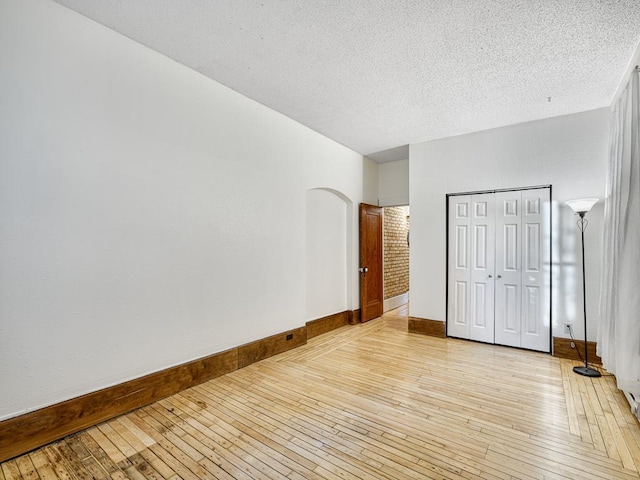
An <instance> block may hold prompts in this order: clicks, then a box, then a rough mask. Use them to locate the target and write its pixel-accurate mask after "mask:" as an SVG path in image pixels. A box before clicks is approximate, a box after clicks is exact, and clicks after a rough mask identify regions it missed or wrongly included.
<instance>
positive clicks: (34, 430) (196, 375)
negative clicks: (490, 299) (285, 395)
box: [0, 309, 360, 462]
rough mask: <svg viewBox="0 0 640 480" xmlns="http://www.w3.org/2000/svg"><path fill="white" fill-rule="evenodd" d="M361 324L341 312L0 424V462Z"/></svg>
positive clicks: (354, 315) (355, 314) (352, 315)
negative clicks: (319, 336)
mask: <svg viewBox="0 0 640 480" xmlns="http://www.w3.org/2000/svg"><path fill="white" fill-rule="evenodd" d="M359 322H360V310H359V309H358V310H346V311H344V312H340V313H337V314H335V315H329V316H327V317H323V318H319V319H316V320H312V321H311V322H307V323H306V324H305V326H303V327H299V328H295V329H293V330H289V331H286V332H282V333H278V334H276V335H272V336H270V337H267V338H263V339H260V340H256V341H255V342H250V343H247V344H244V345H240V346H239V347H235V348H232V349H230V350H227V351H224V352H219V353H215V354H213V355H209V356H207V357H204V358H201V359H198V360H194V361H192V362H188V363H184V364H182V365H177V366H175V367H171V368H167V369H165V370H161V371H159V372H156V373H152V374H149V375H145V376H143V377H140V378H136V379H134V380H130V381H128V382H124V383H120V384H118V385H114V386H112V387H108V388H104V389H102V390H98V391H96V392H92V393H88V394H86V395H82V396H80V397H75V398H72V399H69V400H66V401H64V402H60V403H57V404H55V405H51V406H49V407H44V408H41V409H38V410H34V411H32V412H29V413H25V414H24V415H20V416H18V417H13V418H9V419H7V420H3V421H0V462H4V461H6V460H9V459H11V458H14V457H17V456H18V455H22V454H24V453H27V452H30V451H31V450H34V449H36V448H40V447H42V446H44V445H46V444H48V443H51V442H53V441H56V440H59V439H61V438H64V437H66V436H67V435H71V434H73V433H76V432H79V431H81V430H84V429H86V428H89V427H92V426H94V425H97V424H99V423H102V422H105V421H107V420H110V419H112V418H114V417H117V416H119V415H123V414H125V413H128V412H130V411H132V410H135V409H136V408H140V407H144V406H145V405H149V404H150V403H153V402H156V401H158V400H161V399H163V398H166V397H168V396H170V395H174V394H176V393H178V392H180V391H182V390H185V389H187V388H190V387H193V386H195V385H199V384H201V383H204V382H206V381H208V380H212V379H214V378H217V377H220V376H222V375H225V374H227V373H231V372H233V371H235V370H238V369H240V368H244V367H246V366H248V365H251V364H252V363H255V362H258V361H260V360H264V359H265V358H268V357H271V356H273V355H277V354H279V353H283V352H286V351H288V350H291V349H294V348H297V347H299V346H301V345H304V344H306V343H307V338H313V337H315V336H318V335H321V334H322V333H326V332H329V331H331V330H333V329H335V328H339V327H342V326H344V325H348V324H356V323H359Z"/></svg>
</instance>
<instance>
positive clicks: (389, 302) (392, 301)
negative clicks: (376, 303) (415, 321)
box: [382, 292, 409, 312]
mask: <svg viewBox="0 0 640 480" xmlns="http://www.w3.org/2000/svg"><path fill="white" fill-rule="evenodd" d="M408 302H409V292H405V293H402V294H400V295H396V296H395V297H391V298H387V299H386V300H385V301H384V307H383V309H382V310H383V311H384V312H388V311H389V310H393V309H394V308H398V307H400V306H402V305H405V304H406V303H408Z"/></svg>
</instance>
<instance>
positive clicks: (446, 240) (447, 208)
mask: <svg viewBox="0 0 640 480" xmlns="http://www.w3.org/2000/svg"><path fill="white" fill-rule="evenodd" d="M543 188H548V189H549V203H550V204H551V202H552V201H553V187H552V185H551V184H549V185H534V186H528V187H515V188H502V189H493V190H478V191H469V192H457V193H447V194H446V195H445V197H446V201H445V243H446V256H445V257H446V258H445V265H446V269H445V270H446V278H445V307H446V308H445V335H446V336H447V337H448V336H449V334H448V331H449V295H450V294H451V292H450V291H449V254H450V253H449V241H450V238H449V199H450V198H452V197H457V196H461V195H469V196H471V195H482V194H486V193H499V192H516V191H526V190H538V189H543ZM552 216H553V209H552V208H549V219H548V221H549V252H548V255H549V349H548V353H549V354H552V351H553V350H552V344H553V295H552V292H553V263H552V260H551V259H552V258H553V251H552V249H553V230H552V228H551V226H552V225H553V218H552ZM543 353H544V352H543Z"/></svg>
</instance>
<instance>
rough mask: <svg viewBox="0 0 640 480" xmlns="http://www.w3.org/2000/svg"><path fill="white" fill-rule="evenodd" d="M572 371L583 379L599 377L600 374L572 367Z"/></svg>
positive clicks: (588, 369)
mask: <svg viewBox="0 0 640 480" xmlns="http://www.w3.org/2000/svg"><path fill="white" fill-rule="evenodd" d="M573 371H574V372H575V373H577V374H578V375H584V376H585V377H601V376H602V374H601V373H600V372H599V371H597V370H594V369H593V368H589V367H573Z"/></svg>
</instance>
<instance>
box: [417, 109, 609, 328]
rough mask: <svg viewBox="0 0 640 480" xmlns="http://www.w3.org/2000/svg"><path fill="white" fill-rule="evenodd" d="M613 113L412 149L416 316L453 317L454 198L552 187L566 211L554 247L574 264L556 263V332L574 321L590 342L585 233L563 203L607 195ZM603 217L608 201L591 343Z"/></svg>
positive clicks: (592, 253) (590, 254) (595, 226)
mask: <svg viewBox="0 0 640 480" xmlns="http://www.w3.org/2000/svg"><path fill="white" fill-rule="evenodd" d="M608 116H609V109H606V108H605V109H600V110H594V111H590V112H584V113H580V114H576V115H569V116H564V117H557V118H552V119H547V120H541V121H535V122H529V123H523V124H519V125H514V126H510V127H504V128H498V129H493V130H487V131H483V132H478V133H474V134H470V135H463V136H458V137H452V138H447V139H443V140H436V141H431V142H424V143H420V144H415V145H411V147H410V187H411V188H410V197H411V202H410V203H411V266H410V271H411V304H410V310H411V315H412V316H415V317H420V318H429V319H433V320H441V321H444V320H445V312H446V305H445V286H446V285H445V278H446V277H445V275H446V259H445V251H446V245H445V234H446V232H445V225H446V217H445V203H446V194H447V193H457V192H471V191H480V190H487V189H500V188H512V187H524V186H533V185H546V184H551V185H552V186H553V192H552V194H553V201H554V202H555V203H556V204H555V205H554V208H556V209H557V211H558V212H559V215H558V216H557V218H556V226H557V230H556V231H554V232H553V235H554V236H555V237H556V238H555V242H554V245H556V246H557V248H559V249H561V253H562V254H561V255H560V252H558V251H556V255H558V258H560V259H564V260H566V262H565V263H564V264H556V265H554V282H555V286H554V291H553V303H554V309H553V311H552V315H553V323H554V330H553V335H554V336H565V335H564V334H563V333H562V327H561V325H562V323H563V322H564V321H574V322H575V324H574V331H575V335H576V336H577V338H583V333H582V332H583V327H582V314H581V305H582V303H581V302H582V292H581V285H582V283H581V277H580V276H579V275H580V271H579V269H576V255H575V254H576V253H577V252H579V248H580V243H579V241H580V240H579V236H578V233H579V232H578V230H577V227H575V224H574V222H575V217H574V216H573V214H572V212H571V210H570V209H569V208H568V207H566V206H565V205H564V203H563V202H564V201H566V200H569V199H572V198H581V197H600V198H604V189H605V178H606V158H607V152H608V125H609V124H608ZM602 215H603V208H602V203H600V204H598V205H597V206H596V207H594V210H593V211H592V212H591V213H590V214H589V217H588V218H589V220H590V222H591V224H590V225H589V228H588V230H587V232H586V234H585V235H586V239H585V242H586V256H587V262H586V268H587V275H586V278H587V297H588V298H587V300H588V301H587V309H588V312H587V317H588V319H589V326H588V333H589V339H595V335H596V328H595V322H596V319H595V315H597V307H598V295H599V279H600V257H601V254H600V243H601V237H602ZM556 255H554V257H555V256H556ZM578 261H579V260H578ZM579 265H580V264H579V263H578V267H579Z"/></svg>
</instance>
